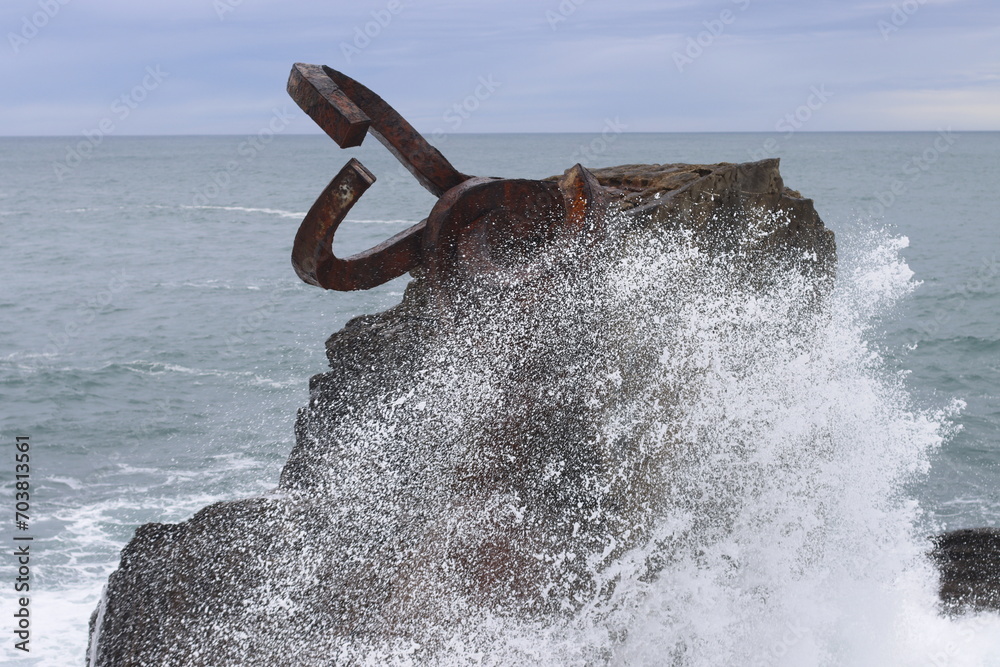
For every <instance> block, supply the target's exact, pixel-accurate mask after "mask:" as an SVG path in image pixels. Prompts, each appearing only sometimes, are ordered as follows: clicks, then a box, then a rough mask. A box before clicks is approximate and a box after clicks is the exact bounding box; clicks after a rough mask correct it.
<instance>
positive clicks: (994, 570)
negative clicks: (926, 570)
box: [931, 528, 1000, 612]
mask: <svg viewBox="0 0 1000 667" xmlns="http://www.w3.org/2000/svg"><path fill="white" fill-rule="evenodd" d="M931 556H932V558H933V560H934V561H935V562H936V563H937V566H938V569H939V570H940V571H941V588H940V595H941V602H942V603H943V604H944V607H945V609H946V610H948V611H950V612H962V611H969V610H971V611H1000V529H997V528H969V529H965V530H956V531H952V532H950V533H945V534H943V535H939V536H938V537H936V538H935V539H934V551H933V552H932V554H931Z"/></svg>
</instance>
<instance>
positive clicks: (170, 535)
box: [88, 160, 836, 667]
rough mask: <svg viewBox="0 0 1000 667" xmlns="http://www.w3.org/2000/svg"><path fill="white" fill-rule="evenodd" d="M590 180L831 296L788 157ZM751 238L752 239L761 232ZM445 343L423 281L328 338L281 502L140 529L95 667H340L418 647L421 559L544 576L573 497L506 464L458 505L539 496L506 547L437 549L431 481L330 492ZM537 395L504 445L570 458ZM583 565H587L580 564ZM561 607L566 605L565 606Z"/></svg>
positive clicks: (621, 170) (655, 216) (484, 582)
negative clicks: (425, 497) (551, 449)
mask: <svg viewBox="0 0 1000 667" xmlns="http://www.w3.org/2000/svg"><path fill="white" fill-rule="evenodd" d="M594 174H595V176H596V177H597V178H598V180H599V182H600V183H601V185H602V186H604V187H605V188H606V190H607V193H608V195H609V198H610V200H611V202H612V210H615V209H617V210H618V211H620V212H621V213H623V214H624V215H623V216H621V218H622V220H623V222H622V223H621V224H622V225H624V227H625V229H624V231H623V233H625V234H626V235H628V234H631V235H636V236H639V235H642V234H646V233H651V234H655V233H658V232H659V231H661V230H666V231H670V230H674V229H677V228H683V229H685V230H688V231H690V232H691V233H692V234H693V236H694V238H695V240H696V242H697V243H698V244H699V245H700V246H701V247H702V248H703V249H705V251H707V252H710V251H712V250H713V249H720V248H721V249H728V248H730V247H731V245H732V244H734V243H738V242H740V241H739V239H745V238H747V237H748V236H749V237H752V239H753V243H752V245H750V246H747V247H746V252H745V253H744V255H745V257H746V265H745V266H744V267H743V268H742V269H741V270H743V271H745V272H746V273H747V274H748V275H753V272H754V268H755V267H756V266H758V265H759V263H761V262H769V263H773V262H776V261H777V262H782V261H787V262H789V263H795V264H796V266H798V265H799V264H800V263H801V258H802V257H803V256H807V257H809V258H811V259H809V261H807V262H805V265H806V266H807V267H811V268H808V270H809V271H811V272H812V275H811V277H813V278H814V280H815V282H816V283H817V284H819V285H829V283H830V282H831V278H832V275H833V272H834V267H835V262H836V249H835V244H834V240H833V233H832V232H830V231H829V230H828V229H826V227H825V226H824V225H823V222H822V221H821V220H820V218H819V216H818V215H817V213H816V211H815V209H814V208H813V205H812V201H811V200H809V199H805V198H803V197H802V196H801V195H800V194H799V193H797V192H795V191H792V190H790V189H788V188H786V187H785V186H784V184H783V182H782V179H781V176H780V174H779V172H778V161H777V160H764V161H761V162H755V163H749V164H715V165H625V166H620V167H611V168H607V169H598V170H594ZM747 225H753V226H754V228H753V229H752V230H749V231H752V234H747V232H748V230H747V229H746V228H745V227H746V226H747ZM434 331H435V330H434V313H433V312H430V309H429V308H428V294H427V288H426V286H425V285H424V284H423V281H422V280H420V279H419V277H418V278H417V279H416V280H414V281H413V282H411V284H410V286H409V287H408V288H407V291H406V294H405V296H404V298H403V300H402V303H400V304H399V305H398V306H396V307H395V308H392V309H390V310H388V311H385V312H383V313H379V314H376V315H365V316H362V317H358V318H355V319H353V320H351V321H350V322H349V323H348V324H347V325H346V326H345V327H344V329H343V330H341V331H339V332H337V333H335V334H334V335H333V336H331V337H330V339H329V340H328V341H327V343H326V347H327V356H328V358H329V360H330V369H329V370H328V371H326V372H324V373H322V374H319V375H316V376H314V377H313V378H311V380H310V399H309V404H308V405H307V406H306V407H303V408H302V409H300V411H299V414H298V419H297V422H296V426H295V435H296V443H295V446H294V448H293V450H292V452H291V454H290V456H289V458H288V461H287V463H286V465H285V467H284V469H283V471H282V474H281V479H280V483H279V486H278V489H277V490H276V492H275V493H274V494H273V495H271V496H268V497H263V498H252V499H246V500H239V501H233V502H224V503H217V504H215V505H212V506H210V507H207V508H205V509H203V510H201V511H200V512H198V513H197V514H196V515H195V516H194V517H192V518H191V519H189V520H188V521H185V522H183V523H181V524H177V525H169V526H168V525H161V524H148V525H146V526H143V527H141V528H139V529H138V530H137V531H136V537H135V538H134V539H133V540H132V541H131V542H130V543H129V545H128V546H126V548H125V549H124V550H123V552H122V560H121V565H120V567H119V569H118V570H117V571H116V572H115V573H113V574H112V575H111V577H110V578H109V581H108V585H107V589H106V592H105V596H104V599H103V600H102V602H101V605H100V606H99V608H98V610H97V611H95V615H94V617H93V618H92V632H91V643H92V646H91V650H90V655H91V656H93V658H92V659H90V660H88V662H89V664H91V666H92V667H96V666H98V665H102V666H103V665H115V666H116V667H117V666H127V665H150V664H176V665H221V664H227V665H230V664H231V665H237V664H239V665H250V664H278V663H275V662H273V661H272V660H271V659H270V658H271V657H273V656H274V655H277V654H278V653H280V655H281V659H282V660H283V661H284V663H283V664H329V663H330V660H329V655H331V654H332V653H334V652H335V651H336V650H337V646H338V643H337V642H338V639H339V638H341V637H354V636H359V635H363V634H364V633H366V632H371V631H372V628H377V629H379V630H380V631H385V632H387V633H390V634H391V633H397V636H405V633H406V628H407V627H408V624H411V623H413V622H414V619H420V618H426V617H427V616H428V615H431V614H433V613H435V609H436V608H435V607H434V604H435V602H436V600H435V597H441V595H440V593H437V592H436V591H437V589H435V588H434V582H433V576H434V573H433V572H431V573H428V572H427V571H425V570H424V569H421V568H422V567H424V564H425V563H430V562H433V561H435V559H438V560H440V559H442V558H449V559H451V561H450V562H452V563H455V568H457V570H458V571H459V572H465V570H463V569H462V568H466V569H467V571H468V573H469V575H468V578H469V579H470V581H471V583H470V589H476V586H479V587H480V588H489V587H495V586H496V585H497V582H499V581H504V582H505V581H506V580H508V579H510V580H516V579H517V578H518V577H520V576H528V577H530V576H535V577H538V576H543V574H539V573H538V572H537V571H536V570H533V569H532V568H537V567H538V564H537V563H535V562H533V561H531V559H528V561H525V562H521V561H518V560H517V558H518V557H519V553H520V552H519V550H518V546H517V544H516V542H517V541H518V540H521V541H524V542H525V543H530V542H531V541H532V540H535V542H537V543H542V542H546V541H547V540H550V538H551V540H554V541H557V542H558V540H560V539H563V536H561V535H559V534H557V533H558V531H557V530H556V529H554V528H553V529H552V532H549V533H547V532H545V530H543V529H546V530H547V529H548V528H549V527H551V526H552V525H554V522H555V519H556V518H558V516H557V513H556V512H552V511H550V510H552V509H553V508H552V507H547V506H546V505H555V504H558V503H559V502H562V500H561V499H562V498H563V496H560V490H559V489H558V488H550V487H542V486H541V485H539V484H537V478H536V476H534V474H533V472H532V471H527V472H526V473H524V477H523V478H516V479H514V480H513V482H511V481H510V480H506V479H505V478H504V476H505V475H506V474H507V473H508V472H509V471H511V470H513V471H514V473H513V474H520V473H518V472H517V470H516V469H514V468H512V467H505V466H506V465H507V464H506V463H505V462H504V461H503V460H500V459H501V457H497V458H498V461H497V462H491V464H490V465H492V466H493V467H492V468H488V469H477V470H475V471H473V472H470V473H469V474H467V475H465V476H464V478H463V480H462V481H461V482H459V483H456V486H455V487H454V489H452V490H451V491H453V492H454V495H455V497H456V498H457V501H456V502H457V503H458V504H461V503H463V502H464V503H467V504H468V505H469V507H470V509H469V511H470V512H473V511H478V510H477V509H476V508H475V507H473V505H474V504H475V502H476V501H477V498H478V497H477V496H476V495H475V490H476V488H477V487H479V486H482V485H483V484H487V485H488V484H505V483H510V484H515V485H520V486H518V487H517V488H514V489H513V491H515V492H518V493H521V494H522V495H523V496H524V497H525V498H528V499H529V500H528V501H527V506H528V511H529V514H530V518H531V519H532V520H533V521H534V525H535V526H541V528H535V529H533V531H534V532H532V531H528V530H522V531H520V532H516V531H515V532H511V533H509V534H508V533H504V534H500V533H498V534H497V535H496V536H493V538H491V540H492V541H485V542H481V543H477V544H476V545H474V547H470V548H468V549H465V546H464V545H462V544H461V543H460V542H461V540H457V542H459V543H458V544H452V545H451V546H449V547H448V548H449V549H452V551H449V552H446V553H444V554H442V553H441V550H442V549H444V547H443V546H440V545H442V544H445V543H446V542H447V540H445V539H444V538H443V537H440V536H442V535H444V534H445V531H446V529H447V526H444V525H442V524H441V523H440V521H441V518H440V517H439V516H435V515H434V514H433V511H428V510H426V509H424V508H423V507H422V505H421V502H420V495H419V494H421V493H426V492H428V491H427V489H423V488H420V485H419V484H415V485H414V486H413V488H407V489H405V490H400V489H399V488H397V487H396V486H394V485H393V482H392V479H393V478H392V477H391V476H390V475H389V474H388V473H387V474H386V475H385V476H384V478H383V477H379V476H373V477H372V478H371V480H372V483H373V484H376V485H378V484H381V483H383V482H384V483H385V484H386V486H385V488H384V493H383V494H382V495H383V496H384V498H382V499H381V502H384V504H385V512H384V513H383V514H382V515H380V522H379V523H377V524H373V523H372V522H371V518H370V517H359V516H354V515H352V514H351V512H350V509H351V506H350V495H349V494H350V493H353V492H356V491H358V490H357V489H346V490H345V489H339V490H337V492H336V496H335V497H334V498H333V499H331V498H330V497H329V495H328V494H329V493H330V491H329V489H330V480H331V479H335V478H336V477H337V475H338V474H339V470H340V469H341V468H343V467H344V466H349V465H353V464H355V463H356V461H355V456H356V452H355V453H354V454H352V449H351V446H352V444H355V443H350V442H345V435H344V434H345V433H350V432H351V431H350V426H351V425H352V424H353V423H354V422H355V421H357V420H359V419H362V418H363V417H364V415H365V414H366V412H365V411H366V410H367V409H368V407H369V406H370V405H371V404H372V403H376V402H378V401H379V400H382V399H384V397H385V396H386V395H387V394H388V392H389V391H390V390H391V389H392V388H393V387H396V386H398V385H399V384H400V383H402V382H403V381H405V380H406V379H408V378H410V377H411V375H412V374H413V372H414V370H415V369H416V368H417V367H418V365H419V363H420V360H421V358H422V357H423V355H424V354H425V353H426V352H427V350H428V349H429V348H431V347H433V343H434V335H435V333H434ZM549 370H551V369H546V368H545V367H544V364H543V370H542V371H540V372H538V373H536V376H537V377H538V378H546V377H550V376H552V374H551V373H549V375H547V374H546V372H547V371H549ZM537 389H538V388H537V387H532V386H529V385H528V384H526V385H525V386H523V387H518V388H517V391H519V392H523V394H524V396H525V397H528V398H526V399H525V401H524V405H532V406H535V405H537V406H540V407H538V410H537V411H536V412H532V413H530V414H515V415H513V416H510V415H508V416H506V418H505V420H501V421H503V422H504V423H503V424H501V427H500V428H502V429H507V430H506V431H501V432H502V433H503V434H504V435H505V436H511V437H510V438H509V440H510V441H509V442H507V441H504V442H503V445H504V446H507V445H509V446H511V447H520V446H522V445H524V446H528V445H526V444H525V443H530V447H535V448H540V447H541V448H543V447H545V446H556V445H553V444H552V441H553V440H554V439H563V440H568V441H571V442H574V443H575V442H586V441H587V439H586V437H582V436H581V433H582V431H581V429H583V428H584V427H583V426H582V424H583V423H584V422H585V419H583V418H581V417H580V414H581V411H582V410H583V406H579V405H576V404H574V403H573V399H572V397H569V398H567V399H566V405H568V406H570V407H568V408H567V409H565V410H562V411H561V412H558V411H556V410H554V409H553V406H556V407H560V406H562V405H563V404H562V403H559V400H562V399H559V397H556V399H552V401H554V402H549V403H546V402H545V400H546V399H545V398H544V397H542V398H539V396H538V394H539V392H537V391H536V390H537ZM529 416H530V417H531V419H528V418H527V417H529ZM529 423H531V424H532V425H533V426H532V428H534V430H533V431H531V432H526V431H525V432H520V433H513V434H512V433H510V432H509V431H510V429H511V427H512V426H511V425H513V426H514V427H517V426H518V425H519V424H525V425H527V424H529ZM525 428H527V427H525ZM522 441H523V442H522ZM575 455H577V456H578V457H579V460H577V461H576V462H575V465H576V469H575V470H573V469H570V470H568V472H567V473H566V478H567V479H570V480H576V481H579V480H581V479H583V478H584V477H585V476H586V474H588V471H591V470H593V469H595V467H597V466H599V465H600V464H601V462H600V461H596V460H591V459H587V458H586V457H587V452H581V453H579V454H575ZM414 457H416V458H417V459H418V460H417V461H416V464H419V463H420V460H419V453H415V452H395V451H389V452H387V453H386V465H388V466H389V467H390V469H391V467H392V466H396V465H398V466H407V465H412V466H413V470H414V474H419V472H420V471H419V468H420V465H416V464H414V463H413V462H412V461H411V460H409V459H412V458H414ZM522 458H524V459H525V460H528V461H529V463H530V462H531V460H532V459H531V458H530V457H522ZM522 465H523V464H522ZM571 468H572V466H571ZM535 472H537V471H535ZM574 475H575V477H574ZM498 480H499V481H498ZM574 483H575V482H574ZM463 494H465V495H463ZM555 509H558V508H555ZM564 528H565V527H563V528H559V530H563V529H564ZM574 530H575V529H574ZM494 538H495V539H494ZM453 542H455V540H453ZM359 545H360V546H359ZM462 549H465V551H461V550H462ZM522 550H523V549H522ZM456 553H457V555H456ZM570 560H572V559H570ZM583 560H584V559H583V558H580V559H579V560H578V563H579V564H580V567H582V563H583ZM498 562H499V563H500V565H497V563H498ZM512 563H516V565H512ZM504 568H506V569H504ZM567 573H568V574H567V579H569V580H575V579H578V575H579V572H577V571H576V570H572V569H571V570H567ZM428 577H430V578H431V583H430V584H428V583H427V581H428ZM472 580H474V581H472ZM561 585H562V584H561V582H559V581H555V582H554V583H553V586H552V590H553V591H556V593H559V592H560V591H562V590H563V589H562V588H560V586H561ZM476 590H479V589H476ZM567 590H568V589H567ZM564 601H565V600H563V602H564ZM559 602H560V600H559V599H556V600H555V604H556V605H557V606H558V603H559Z"/></svg>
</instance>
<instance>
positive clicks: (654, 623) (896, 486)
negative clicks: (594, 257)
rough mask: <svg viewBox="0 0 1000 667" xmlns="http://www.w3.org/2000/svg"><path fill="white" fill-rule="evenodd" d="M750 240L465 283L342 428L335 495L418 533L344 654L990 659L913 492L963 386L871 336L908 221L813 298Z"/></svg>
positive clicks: (340, 649) (480, 660)
mask: <svg viewBox="0 0 1000 667" xmlns="http://www.w3.org/2000/svg"><path fill="white" fill-rule="evenodd" d="M748 227H750V228H752V227H753V225H748ZM752 243H753V239H749V240H748V241H747V242H745V243H744V244H743V245H741V246H739V247H738V248H737V249H736V250H732V251H731V252H729V253H718V252H711V253H709V252H705V251H704V250H703V249H700V248H699V246H698V245H697V244H696V243H694V242H693V241H692V239H691V238H690V237H689V236H686V235H685V234H683V233H681V232H678V233H675V234H671V235H669V236H668V237H667V238H659V239H656V240H649V241H647V242H645V243H643V244H637V245H635V246H634V247H630V248H629V249H628V251H627V253H625V254H624V255H619V256H618V259H608V260H607V261H598V262H593V261H591V262H589V263H587V264H585V265H584V266H581V267H577V268H576V269H575V270H574V271H569V272H565V271H561V272H556V274H555V275H556V276H562V277H556V278H552V277H549V278H548V279H546V282H544V283H542V284H539V285H535V286H534V287H535V288H537V289H536V290H535V291H536V292H537V293H538V294H537V295H536V296H535V297H534V298H533V299H532V300H530V301H525V300H519V299H510V298H509V295H508V294H507V293H506V292H505V291H504V290H499V292H500V293H499V294H498V293H496V291H494V292H493V293H490V294H471V295H468V296H469V298H468V303H466V304H465V305H464V306H463V308H464V311H463V312H464V316H463V318H462V319H461V321H459V322H456V323H455V324H454V326H453V327H451V328H449V329H448V330H447V331H443V332H442V333H441V334H440V338H439V340H438V341H437V345H436V348H435V350H434V351H433V352H432V353H431V354H430V355H429V357H428V358H427V359H426V360H425V363H424V365H423V368H424V371H423V372H422V373H420V374H419V376H418V378H417V379H416V381H415V382H414V383H412V384H410V385H407V386H405V387H402V388H394V389H393V390H391V391H390V392H389V393H388V394H387V395H386V396H385V398H384V400H383V401H382V403H381V404H379V405H377V406H374V407H373V408H372V410H370V411H369V413H368V414H365V415H358V418H357V419H356V420H353V421H352V422H351V426H350V428H347V427H345V429H344V432H343V434H342V436H343V437H342V438H341V441H342V442H343V443H344V445H343V450H342V451H341V452H340V453H339V457H340V461H339V462H338V463H336V464H335V465H332V466H331V468H332V469H333V474H331V476H330V478H329V480H328V482H327V486H326V493H328V494H329V496H330V499H331V501H332V502H335V503H336V504H337V505H338V506H340V507H347V508H349V511H350V512H351V513H352V514H354V515H355V516H359V515H360V516H362V517H363V518H364V521H365V522H366V523H367V534H368V535H369V536H377V537H373V541H374V542H378V543H380V544H384V543H385V542H386V541H387V540H388V541H390V542H394V541H395V542H394V543H396V544H400V545H405V546H404V547H402V549H401V551H398V553H399V554H400V561H402V565H400V564H399V563H397V564H396V565H394V567H393V568H392V570H391V574H390V575H388V576H390V577H391V578H392V579H393V581H394V585H395V587H396V588H395V592H394V593H393V598H392V599H391V600H390V601H389V604H388V605H386V607H387V610H388V611H386V612H384V613H380V615H379V616H378V621H377V626H378V627H377V628H376V630H375V631H374V632H372V633H369V634H367V635H365V636H363V637H362V638H354V639H337V640H335V641H334V643H333V648H334V649H335V650H336V652H337V655H339V657H340V659H341V660H343V661H344V662H351V663H357V664H373V665H374V664H379V665H381V664H400V665H405V664H442V665H450V664H456V665H459V664H461V665H464V664H489V665H521V664H536V665H591V664H594V665H597V664H610V665H698V666H701V665H924V664H934V665H938V664H948V665H951V664H955V665H980V664H1000V642H998V641H997V640H996V637H997V636H1000V619H998V618H997V617H996V616H990V615H980V616H975V617H967V618H964V619H959V620H951V619H947V618H944V617H942V616H940V615H939V613H938V611H937V607H936V578H935V573H934V572H933V571H932V569H931V567H930V566H929V564H928V562H927V561H926V551H927V550H928V548H929V545H928V543H927V541H926V536H925V535H924V534H923V532H922V530H923V528H921V521H922V516H921V511H920V508H919V507H918V505H917V504H916V502H915V501H914V500H912V498H911V497H910V496H909V495H908V492H907V489H908V488H909V487H910V485H912V484H913V483H914V482H917V481H919V480H920V479H921V477H922V476H923V475H925V474H926V472H927V470H928V467H929V457H930V455H931V453H932V452H933V450H934V449H935V448H937V447H938V446H939V445H940V444H941V442H942V441H943V439H945V438H946V437H948V435H949V429H950V427H949V426H948V417H949V415H950V414H951V413H953V412H954V411H955V410H957V409H959V407H960V406H959V405H953V406H947V407H944V408H942V409H941V410H939V411H935V412H928V411H923V410H920V409H917V408H916V407H915V406H914V405H912V403H911V401H910V399H909V396H908V394H907V391H906V389H905V386H904V378H903V376H902V375H900V374H898V373H894V372H892V371H890V370H889V368H888V367H887V364H886V362H885V360H884V358H883V356H882V355H881V353H880V352H879V351H878V349H877V348H876V347H875V346H874V345H873V344H872V342H871V341H872V339H873V338H874V336H875V334H876V329H875V326H876V325H877V322H878V321H879V318H881V317H883V316H884V315H885V313H886V312H887V310H888V309H889V308H891V307H892V305H893V304H894V303H896V302H897V301H898V300H899V299H900V298H901V297H903V296H905V295H906V294H907V293H909V292H910V291H911V289H912V287H913V283H912V282H911V275H912V274H911V272H910V271H909V269H908V268H907V267H906V265H905V264H904V263H903V262H902V261H901V260H900V258H899V257H898V251H899V249H900V248H901V247H904V245H905V240H902V239H894V238H891V237H890V236H889V235H887V234H885V233H882V232H870V233H869V234H868V235H867V236H866V237H865V238H863V239H854V240H852V239H843V238H841V239H840V264H839V270H838V278H837V281H836V284H835V286H834V287H833V289H832V291H830V293H829V294H821V295H818V294H817V289H816V283H815V276H812V277H810V274H809V271H808V270H806V269H804V268H803V266H798V265H793V266H788V265H786V266H784V267H783V268H773V269H771V270H770V271H769V272H766V275H765V274H761V269H760V266H759V264H755V268H754V270H753V275H751V274H750V273H749V272H747V271H741V270H739V268H738V267H740V266H741V265H744V263H745V262H744V260H745V253H746V252H747V250H748V248H750V249H751V250H752V247H751V246H752ZM622 256H624V257H626V259H621V257H622ZM550 259H551V258H550ZM557 259H558V261H560V262H565V258H557ZM553 261H554V260H553ZM793 264H794V263H793ZM595 266H596V267H598V268H594V267H595ZM400 535H403V536H404V537H400ZM396 540H398V541H396ZM370 548H371V545H370V544H356V545H354V546H353V547H351V549H350V554H349V555H351V556H352V557H355V558H362V557H366V556H365V552H366V550H368V549H370ZM991 661H992V662H991Z"/></svg>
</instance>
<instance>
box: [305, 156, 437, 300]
mask: <svg viewBox="0 0 1000 667" xmlns="http://www.w3.org/2000/svg"><path fill="white" fill-rule="evenodd" d="M374 182H375V177H374V176H373V175H372V173H371V172H370V171H368V170H367V169H365V166H364V165H363V164H361V163H360V162H358V161H357V160H355V159H354V158H351V160H350V161H349V162H348V163H347V164H345V165H344V167H343V168H342V169H341V170H340V172H339V173H338V174H337V175H336V176H334V177H333V180H332V181H330V184H329V185H327V186H326V188H325V189H324V190H323V193H322V194H321V195H320V196H319V198H318V199H317V200H316V202H315V203H314V204H313V205H312V208H310V209H309V212H308V213H306V217H305V219H303V220H302V224H301V225H300V226H299V231H298V233H296V235H295V242H294V243H293V244H292V266H293V267H294V268H295V273H297V274H298V276H299V278H301V279H302V280H304V281H305V282H307V283H309V284H310V285H316V286H317V287H325V288H327V289H336V290H341V291H351V290H361V289H371V288H372V287H376V286H378V285H381V284H382V283H386V282H389V281H390V280H392V279H393V278H398V277H399V276H401V275H403V274H404V273H406V272H407V271H410V270H412V269H413V268H415V267H417V266H419V265H420V263H421V248H420V246H421V243H422V240H423V234H424V227H425V224H426V220H424V221H421V222H419V223H418V224H416V225H414V226H413V227H410V228H409V229H407V230H404V231H402V232H400V233H399V234H396V235H395V236H393V237H392V238H390V239H387V240H386V241H383V242H382V243H380V244H379V245H377V246H375V247H374V248H370V249H368V250H365V251H364V252H360V253H358V254H356V255H351V256H350V257H347V258H344V259H341V258H339V257H337V256H336V255H334V254H333V236H334V234H335V233H336V232H337V227H339V226H340V223H341V222H343V220H344V218H345V217H347V213H348V212H349V211H350V210H351V207H352V206H354V204H355V202H357V200H358V199H360V198H361V195H363V194H364V193H365V191H366V190H368V188H369V187H371V185H372V183H374Z"/></svg>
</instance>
